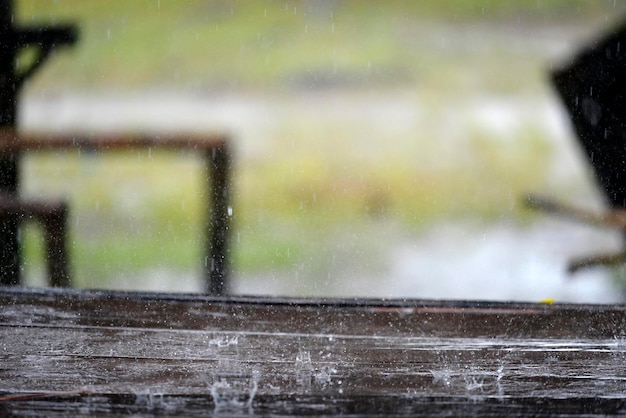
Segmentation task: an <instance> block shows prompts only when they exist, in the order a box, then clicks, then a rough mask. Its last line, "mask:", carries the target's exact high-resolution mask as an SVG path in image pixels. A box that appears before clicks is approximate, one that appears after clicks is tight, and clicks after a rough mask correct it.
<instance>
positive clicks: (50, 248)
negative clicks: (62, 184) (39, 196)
mask: <svg viewBox="0 0 626 418" xmlns="http://www.w3.org/2000/svg"><path fill="white" fill-rule="evenodd" d="M67 215H68V207H67V203H65V202H48V201H38V200H21V199H17V198H15V197H12V196H8V195H0V217H8V218H10V217H15V218H17V220H18V221H20V222H21V221H24V220H30V219H33V220H36V221H38V222H39V223H41V225H42V227H43V235H44V242H45V248H46V265H47V270H48V278H49V280H50V285H51V286H54V287H69V286H71V276H70V270H69V262H68V260H69V257H68V254H67Z"/></svg>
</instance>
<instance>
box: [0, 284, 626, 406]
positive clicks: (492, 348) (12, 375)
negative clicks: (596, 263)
mask: <svg viewBox="0 0 626 418" xmlns="http://www.w3.org/2000/svg"><path fill="white" fill-rule="evenodd" d="M625 334H626V307H625V306H624V305H614V306H602V305H538V304H523V303H481V302H452V301H448V302H435V301H416V300H408V301H382V300H310V299H272V298H247V297H239V298H214V297H207V296H197V295H196V296H194V295H172V294H145V293H144V294H139V293H119V292H93V291H78V290H32V289H30V290H28V289H19V288H18V289H10V288H6V289H3V290H0V357H1V358H2V362H1V364H2V365H1V366H0V414H1V413H3V412H4V413H11V414H18V415H19V414H28V413H32V412H33V411H37V412H38V413H42V414H45V415H47V416H54V414H57V415H67V414H69V413H72V414H73V413H77V414H81V413H82V414H95V413H97V414H105V415H106V414H117V413H125V414H128V413H133V414H135V413H138V414H141V413H172V414H174V413H175V414H184V415H188V416H193V415H206V414H207V413H210V412H220V413H224V414H226V415H228V414H233V415H246V414H252V413H254V414H274V415H325V414H326V415H327V414H337V413H342V414H358V415H376V414H378V415H398V416H403V415H404V416H408V415H410V416H433V415H443V414H460V413H462V414H464V415H466V414H477V415H485V416H488V415H493V416H503V415H505V414H506V415H509V416H521V415H528V414H533V415H542V414H543V415H550V414H554V413H557V412H558V413H561V414H564V415H568V414H569V415H578V414H581V415H582V414H625V413H626V393H625V391H624V388H625V387H626V367H625V366H626V336H625Z"/></svg>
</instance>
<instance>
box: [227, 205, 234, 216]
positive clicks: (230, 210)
mask: <svg viewBox="0 0 626 418" xmlns="http://www.w3.org/2000/svg"><path fill="white" fill-rule="evenodd" d="M228 216H233V207H232V206H229V207H228Z"/></svg>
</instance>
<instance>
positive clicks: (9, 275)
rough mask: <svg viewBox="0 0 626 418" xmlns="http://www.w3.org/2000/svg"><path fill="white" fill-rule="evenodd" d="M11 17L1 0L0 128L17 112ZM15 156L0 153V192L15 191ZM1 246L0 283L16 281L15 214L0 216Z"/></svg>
mask: <svg viewBox="0 0 626 418" xmlns="http://www.w3.org/2000/svg"><path fill="white" fill-rule="evenodd" d="M12 21H13V2H12V1H11V0H0V44H1V45H0V128H3V127H14V126H15V122H16V116H17V115H16V114H17V80H16V77H15V59H16V55H17V45H16V44H17V39H16V36H15V32H14V31H13V28H12ZM18 160H19V155H18V154H10V155H2V156H1V157H0V193H4V194H10V195H16V194H17V190H18V185H19V177H18V174H19V170H18ZM0 249H1V251H0V284H2V285H17V284H19V283H20V278H21V275H20V245H19V235H18V217H17V216H6V217H5V216H3V217H2V218H1V219H0Z"/></svg>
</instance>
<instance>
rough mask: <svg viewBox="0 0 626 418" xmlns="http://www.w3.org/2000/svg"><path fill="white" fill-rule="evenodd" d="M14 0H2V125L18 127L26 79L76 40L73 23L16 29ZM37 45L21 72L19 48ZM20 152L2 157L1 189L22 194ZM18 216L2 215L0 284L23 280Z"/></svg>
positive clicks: (0, 44)
mask: <svg viewBox="0 0 626 418" xmlns="http://www.w3.org/2000/svg"><path fill="white" fill-rule="evenodd" d="M14 20H15V15H14V11H13V1H12V0H0V128H15V126H16V121H17V98H18V94H19V90H20V87H21V86H22V85H23V83H24V81H25V80H26V79H28V78H29V77H30V76H32V75H33V74H34V73H35V71H37V69H39V67H40V66H41V65H42V64H43V63H44V62H45V60H46V59H47V58H48V57H49V56H50V54H51V53H52V51H53V49H54V48H55V47H57V46H59V45H62V44H73V43H74V42H75V41H76V39H77V36H76V30H75V28H73V27H46V28H26V29H16V28H15V27H14V26H13V21H14ZM27 46H36V47H37V49H38V53H37V55H36V56H35V59H34V60H33V62H32V64H31V65H30V67H28V68H26V69H24V70H22V71H20V72H18V71H17V68H16V60H17V55H18V54H19V51H20V50H21V49H22V48H24V47H27ZM19 160H20V154H19V153H13V154H3V155H2V156H1V157H0V193H4V194H6V195H11V196H18V195H19ZM18 224H19V220H18V217H17V216H6V217H2V219H0V249H1V251H0V285H18V284H19V283H20V282H21V270H20V266H21V261H20V260H21V257H20V242H19V241H20V237H19V229H18Z"/></svg>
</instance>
